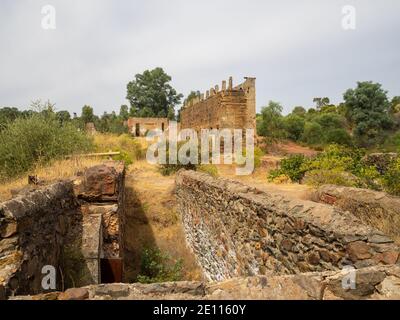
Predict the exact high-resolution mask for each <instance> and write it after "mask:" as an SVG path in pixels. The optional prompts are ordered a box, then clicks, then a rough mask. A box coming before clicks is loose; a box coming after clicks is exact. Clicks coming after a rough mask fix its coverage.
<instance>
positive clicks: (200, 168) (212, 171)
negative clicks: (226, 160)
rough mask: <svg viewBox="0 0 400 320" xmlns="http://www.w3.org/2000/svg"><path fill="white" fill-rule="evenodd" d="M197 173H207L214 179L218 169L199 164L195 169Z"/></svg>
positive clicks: (213, 166) (210, 165)
mask: <svg viewBox="0 0 400 320" xmlns="http://www.w3.org/2000/svg"><path fill="white" fill-rule="evenodd" d="M197 171H200V172H204V173H207V174H209V175H210V176H212V177H214V178H217V177H218V168H217V167H216V166H215V165H213V164H201V165H199V166H198V167H197Z"/></svg>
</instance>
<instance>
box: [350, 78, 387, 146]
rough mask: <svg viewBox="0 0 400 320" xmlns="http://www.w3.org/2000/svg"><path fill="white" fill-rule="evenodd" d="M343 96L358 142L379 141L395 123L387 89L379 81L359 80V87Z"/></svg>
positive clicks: (370, 142)
mask: <svg viewBox="0 0 400 320" xmlns="http://www.w3.org/2000/svg"><path fill="white" fill-rule="evenodd" d="M343 97H344V102H345V104H346V108H347V112H348V119H349V120H350V121H351V122H352V123H353V127H354V130H353V133H354V137H355V140H356V143H357V144H358V145H361V146H370V145H373V144H375V143H377V142H378V140H380V138H382V134H383V132H384V130H385V129H390V128H391V126H392V124H393V122H392V119H391V118H390V116H389V109H390V103H389V100H388V97H387V91H385V90H383V89H382V86H381V85H380V84H379V83H373V82H371V81H366V82H358V83H357V88H355V89H349V90H347V91H346V92H345V93H344V95H343Z"/></svg>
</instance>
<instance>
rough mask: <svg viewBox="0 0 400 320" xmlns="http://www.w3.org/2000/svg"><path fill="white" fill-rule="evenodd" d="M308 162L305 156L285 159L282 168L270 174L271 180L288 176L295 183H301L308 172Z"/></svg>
mask: <svg viewBox="0 0 400 320" xmlns="http://www.w3.org/2000/svg"><path fill="white" fill-rule="evenodd" d="M306 162H307V160H306V158H305V157H304V156H303V155H293V156H290V157H289V158H286V159H283V160H282V161H281V164H280V168H279V169H277V170H272V171H271V172H270V174H269V180H270V181H272V180H274V179H275V178H277V177H279V176H281V175H286V176H288V177H289V178H290V180H292V181H293V182H300V181H301V179H302V178H303V176H304V174H305V172H306V171H307V169H306V167H305V166H304V164H305V163H306Z"/></svg>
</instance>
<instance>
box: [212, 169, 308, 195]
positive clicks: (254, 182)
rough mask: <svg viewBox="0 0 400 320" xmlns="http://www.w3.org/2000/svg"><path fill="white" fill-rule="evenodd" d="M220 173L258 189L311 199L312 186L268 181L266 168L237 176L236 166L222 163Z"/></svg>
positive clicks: (222, 175)
mask: <svg viewBox="0 0 400 320" xmlns="http://www.w3.org/2000/svg"><path fill="white" fill-rule="evenodd" d="M218 173H219V175H220V176H221V177H224V178H228V179H232V180H238V181H241V182H243V183H245V184H247V185H249V186H253V187H255V188H257V189H260V190H263V191H266V192H273V193H280V194H284V195H285V196H287V197H289V198H293V199H301V200H310V198H311V193H312V191H313V188H312V187H309V186H306V185H301V184H298V183H289V184H275V183H270V182H268V178H267V177H268V170H267V169H266V168H258V169H256V170H255V172H254V173H253V174H251V175H248V176H237V175H236V174H235V167H234V166H233V165H232V166H227V165H220V166H218Z"/></svg>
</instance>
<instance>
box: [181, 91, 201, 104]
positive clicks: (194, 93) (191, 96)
mask: <svg viewBox="0 0 400 320" xmlns="http://www.w3.org/2000/svg"><path fill="white" fill-rule="evenodd" d="M200 95H201V93H200V91H198V90H197V91H193V90H192V91H190V93H189V94H188V96H187V97H186V99H185V100H184V101H183V104H184V105H186V104H187V103H189V101H190V100H192V99H194V98H199V97H200Z"/></svg>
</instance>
